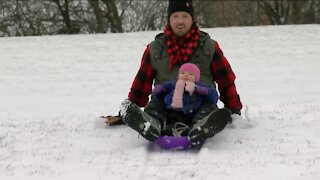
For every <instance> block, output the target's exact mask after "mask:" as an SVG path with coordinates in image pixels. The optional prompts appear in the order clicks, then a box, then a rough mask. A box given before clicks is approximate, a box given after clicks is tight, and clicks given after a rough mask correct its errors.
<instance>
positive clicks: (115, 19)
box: [103, 0, 123, 33]
mask: <svg viewBox="0 0 320 180" xmlns="http://www.w3.org/2000/svg"><path fill="white" fill-rule="evenodd" d="M103 2H104V3H105V5H106V6H107V10H108V12H107V15H106V16H107V19H108V20H109V22H110V25H111V32H113V33H122V32H123V29H122V21H121V17H120V16H119V14H118V9H117V6H116V3H115V1H114V0H103Z"/></svg>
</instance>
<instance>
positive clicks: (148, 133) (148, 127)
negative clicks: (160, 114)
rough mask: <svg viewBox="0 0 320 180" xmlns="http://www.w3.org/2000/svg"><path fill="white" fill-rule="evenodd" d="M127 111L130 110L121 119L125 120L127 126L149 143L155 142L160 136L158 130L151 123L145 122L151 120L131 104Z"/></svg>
mask: <svg viewBox="0 0 320 180" xmlns="http://www.w3.org/2000/svg"><path fill="white" fill-rule="evenodd" d="M128 109H130V112H127V113H126V115H125V116H124V117H123V119H124V120H127V121H125V122H126V123H127V125H128V126H129V127H131V128H132V129H134V130H136V131H137V132H138V133H139V134H141V136H143V137H144V138H145V139H147V140H149V141H155V140H157V139H158V138H159V136H160V129H158V128H156V127H154V126H153V125H152V122H149V121H146V120H145V119H150V120H152V118H151V117H150V116H148V115H147V114H146V113H145V112H143V111H141V110H140V108H139V107H137V106H136V105H135V104H133V103H131V104H129V106H128ZM128 120H129V121H128Z"/></svg>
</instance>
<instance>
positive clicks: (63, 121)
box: [0, 25, 320, 180]
mask: <svg viewBox="0 0 320 180" xmlns="http://www.w3.org/2000/svg"><path fill="white" fill-rule="evenodd" d="M204 30H205V31H207V32H208V33H209V34H210V35H211V37H213V38H214V39H215V40H217V41H218V42H219V44H220V46H221V48H222V50H223V51H224V53H225V56H226V57H227V58H228V59H229V61H230V64H231V65H232V67H233V70H234V71H235V73H236V75H237V81H236V84H237V87H238V91H239V93H240V95H241V98H242V101H243V103H244V105H245V111H243V116H242V117H234V118H235V121H234V124H233V125H229V126H228V127H227V128H226V129H225V130H224V131H222V132H221V133H220V134H218V135H216V136H215V137H213V138H211V139H210V140H208V141H207V142H206V144H205V145H204V146H203V147H202V149H201V150H191V151H175V152H171V151H165V150H160V149H157V148H156V147H152V146H151V144H150V143H148V142H147V141H146V140H144V139H143V138H142V137H141V136H139V135H138V134H137V133H136V132H134V131H133V130H131V129H130V128H128V127H126V126H119V127H105V126H104V124H103V122H102V121H101V120H99V119H98V116H100V115H108V114H114V115H115V114H117V112H118V108H119V105H120V103H121V101H122V100H124V99H125V98H126V96H127V93H128V90H129V88H130V85H131V81H132V80H133V77H134V75H135V73H136V71H137V69H138V67H139V64H140V58H141V56H142V53H143V51H144V48H145V46H146V45H147V43H149V42H150V41H151V40H152V39H153V38H154V36H155V35H156V34H157V33H158V32H139V33H127V34H101V35H73V36H43V37H17V38H1V39H0V179H6V180H7V179H32V180H33V179H41V180H43V179H68V180H70V179H97V180H98V179H148V180H149V179H151V180H158V179H159V180H162V179H183V180H187V179H197V180H198V179H207V180H209V179H210V180H211V179H230V180H234V179H239V180H244V179H246V180H247V179H249V180H251V179H259V180H269V179H271V178H272V179H281V180H282V179H291V180H300V179H308V180H316V179H320V138H319V136H320V131H319V128H320V90H319V87H320V85H319V83H320V81H319V77H320V59H319V57H320V51H319V49H320V26H319V25H301V26H264V27H234V28H215V29H204ZM125 42H126V43H125ZM219 105H220V106H222V104H221V103H220V104H219Z"/></svg>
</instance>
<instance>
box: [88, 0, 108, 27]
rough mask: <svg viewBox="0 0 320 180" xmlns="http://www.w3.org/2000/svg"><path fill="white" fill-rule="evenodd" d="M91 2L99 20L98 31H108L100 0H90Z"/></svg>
mask: <svg viewBox="0 0 320 180" xmlns="http://www.w3.org/2000/svg"><path fill="white" fill-rule="evenodd" d="M89 3H90V4H91V6H92V8H93V12H94V14H95V17H96V20H97V29H96V32H98V33H103V32H106V28H105V25H104V24H105V22H104V20H103V19H104V17H103V14H102V11H101V9H100V6H99V1H98V0H89Z"/></svg>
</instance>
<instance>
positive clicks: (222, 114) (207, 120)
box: [188, 108, 231, 145]
mask: <svg viewBox="0 0 320 180" xmlns="http://www.w3.org/2000/svg"><path fill="white" fill-rule="evenodd" d="M230 119H231V114H230V110H229V109H226V108H223V109H215V110H213V111H212V112H210V113H209V114H208V115H207V116H205V117H203V118H202V119H199V120H198V121H197V122H196V123H195V124H194V125H193V126H192V128H191V130H190V131H189V134H188V137H189V140H190V142H191V144H192V145H199V144H203V143H204V141H205V140H206V139H208V138H210V137H212V136H214V135H215V134H217V133H218V132H220V131H222V130H223V129H224V128H225V127H226V125H227V124H228V122H229V121H230Z"/></svg>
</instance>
